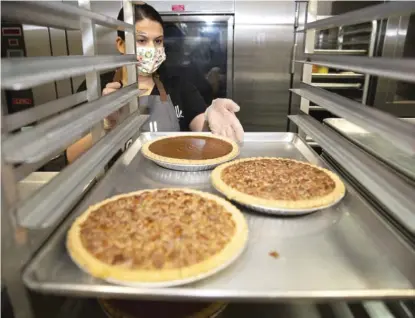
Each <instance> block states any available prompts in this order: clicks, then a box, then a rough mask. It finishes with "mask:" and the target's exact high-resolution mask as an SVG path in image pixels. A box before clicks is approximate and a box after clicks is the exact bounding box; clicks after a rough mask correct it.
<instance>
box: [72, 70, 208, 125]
mask: <svg viewBox="0 0 415 318" xmlns="http://www.w3.org/2000/svg"><path fill="white" fill-rule="evenodd" d="M182 71H183V70H180V69H176V70H175V71H174V72H173V71H170V72H167V70H166V69H165V68H163V69H161V70H160V80H161V82H162V83H163V85H164V88H165V89H166V92H167V94H169V95H170V98H171V101H172V102H173V107H174V108H175V111H176V115H177V117H178V118H179V124H180V130H181V131H189V130H190V128H189V125H190V123H191V121H192V120H193V119H194V118H195V117H196V116H197V115H200V114H203V113H204V112H205V110H206V107H207V105H206V102H205V101H204V99H203V97H202V96H201V94H200V93H199V91H198V90H197V88H196V87H195V86H194V85H193V83H192V82H190V81H189V79H188V78H187V77H186V75H185V76H183V75H182V74H185V73H183V72H182ZM114 74H115V71H111V72H107V73H103V74H101V90H102V89H104V88H105V86H106V85H107V84H108V83H111V82H113V79H114ZM85 89H86V83H85V81H84V82H83V83H82V84H81V85H80V86H79V88H78V92H80V91H83V90H85ZM151 95H159V91H158V89H157V87H155V86H154V88H153V91H152V92H151Z"/></svg>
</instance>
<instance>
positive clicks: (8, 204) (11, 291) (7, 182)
mask: <svg viewBox="0 0 415 318" xmlns="http://www.w3.org/2000/svg"><path fill="white" fill-rule="evenodd" d="M2 117H3V116H2ZM1 170H2V171H1V179H2V180H1V181H2V183H1V192H2V200H1V253H2V268H1V273H2V282H3V284H4V285H5V286H6V291H7V294H8V296H9V299H10V302H11V305H12V307H13V312H14V315H15V317H17V318H32V317H33V316H34V314H33V310H32V306H31V303H30V298H29V294H28V292H27V290H26V287H25V286H24V284H23V282H22V278H21V271H22V269H23V266H25V264H26V262H27V258H28V257H30V242H29V239H28V233H27V230H26V229H25V228H22V227H20V226H19V224H18V219H17V214H16V209H15V207H14V205H15V203H16V202H17V201H18V191H17V182H16V179H15V175H14V170H13V167H12V166H11V165H5V164H2V166H1Z"/></svg>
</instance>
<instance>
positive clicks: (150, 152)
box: [141, 134, 239, 165]
mask: <svg viewBox="0 0 415 318" xmlns="http://www.w3.org/2000/svg"><path fill="white" fill-rule="evenodd" d="M141 151H142V153H143V155H144V156H145V157H147V158H149V159H151V160H154V161H159V162H164V163H169V164H183V165H214V164H220V163H223V162H226V161H229V160H232V159H234V158H235V157H236V156H237V155H238V154H239V147H238V145H237V144H236V143H235V142H234V141H232V140H230V139H227V138H224V137H219V136H214V135H207V134H188V135H175V136H167V137H161V138H157V139H155V140H153V141H150V142H148V143H146V144H144V145H143V147H142V150H141Z"/></svg>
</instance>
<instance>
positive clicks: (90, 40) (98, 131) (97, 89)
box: [78, 0, 104, 144]
mask: <svg viewBox="0 0 415 318" xmlns="http://www.w3.org/2000/svg"><path fill="white" fill-rule="evenodd" d="M78 5H79V7H80V8H84V9H88V10H91V1H90V0H78ZM81 34H82V51H83V54H84V55H85V56H94V55H96V53H97V45H96V31H95V24H94V23H93V22H92V20H91V19H88V18H84V17H81ZM85 77H86V90H87V93H86V96H87V99H88V102H90V101H93V100H95V99H97V98H99V97H100V96H101V80H100V77H99V73H98V72H89V73H86V74H85ZM91 132H92V142H93V143H94V144H95V143H96V142H97V141H98V140H99V139H100V138H101V137H102V136H103V135H104V125H103V122H101V123H99V124H96V125H95V126H94V127H93V128H92V131H91Z"/></svg>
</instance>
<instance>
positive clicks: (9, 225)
mask: <svg viewBox="0 0 415 318" xmlns="http://www.w3.org/2000/svg"><path fill="white" fill-rule="evenodd" d="M123 7H124V22H123V21H118V20H116V19H114V18H110V17H107V16H105V15H102V14H99V13H96V12H93V11H91V9H90V1H89V0H79V1H78V5H74V4H67V3H63V2H53V1H49V2H45V1H25V2H19V1H14V2H4V3H2V10H1V11H2V12H1V16H2V20H3V21H8V22H17V23H21V24H34V25H40V26H46V27H54V28H61V29H77V30H80V31H81V34H82V47H83V54H84V55H83V56H61V57H36V58H11V59H4V60H3V59H2V61H1V67H2V72H1V89H2V90H5V89H11V90H20V89H25V88H30V87H33V86H36V85H39V84H42V83H46V82H51V81H55V80H59V79H63V78H68V77H71V76H75V75H80V74H85V75H86V84H87V90H86V91H84V92H80V93H77V94H74V95H71V96H67V97H64V98H60V99H57V100H55V101H52V102H48V103H46V104H43V105H39V106H37V107H34V108H31V109H28V110H25V111H22V112H18V113H15V114H10V115H6V114H3V113H2V123H3V125H2V197H3V200H2V222H1V223H2V224H1V225H2V248H3V251H6V253H7V261H5V262H2V276H3V281H2V283H3V284H4V285H5V286H6V289H7V293H8V295H9V298H10V301H11V303H12V306H13V309H14V315H15V317H17V318H20V317H26V318H30V317H33V315H34V313H33V311H32V307H31V305H30V300H29V295H28V293H27V291H26V289H25V287H24V285H23V283H22V280H21V271H22V268H23V267H24V266H25V265H26V264H27V262H28V261H29V260H30V259H31V258H32V257H33V255H34V253H35V252H36V251H37V250H38V249H39V247H40V246H41V245H42V243H43V242H44V241H45V240H46V239H47V238H48V237H49V236H50V234H51V233H52V232H53V231H54V230H55V229H56V226H57V225H58V224H59V222H60V221H61V220H62V219H63V218H64V217H65V216H66V215H67V214H68V213H69V212H70V209H71V208H72V207H74V206H75V205H76V204H77V203H78V202H79V200H80V198H81V197H82V195H83V194H84V193H85V191H86V189H87V188H88V186H89V185H90V184H91V182H92V181H93V180H95V179H97V178H99V176H100V175H101V173H102V172H103V170H104V167H105V166H106V165H107V164H108V162H109V161H110V160H111V158H112V157H113V156H114V154H115V152H116V151H118V149H119V145H123V144H124V143H125V142H126V141H127V140H129V139H130V138H134V137H136V136H137V133H138V131H139V128H140V126H141V125H142V124H143V123H144V121H145V120H146V119H147V117H148V116H142V115H140V114H139V110H138V104H137V98H135V97H136V96H137V95H138V93H139V90H138V89H137V74H136V70H135V65H134V64H135V63H136V57H135V56H136V55H135V27H134V14H133V12H134V10H133V3H132V2H131V1H129V0H124V1H123ZM96 24H100V25H103V26H106V27H110V28H115V29H117V30H124V31H127V32H126V53H127V54H126V55H124V56H99V55H97V52H96V32H95V25H96ZM120 66H126V67H127V69H128V83H127V84H128V85H127V86H126V87H125V88H123V89H121V90H119V91H118V92H116V93H113V94H110V95H108V96H103V97H101V92H100V78H99V71H101V70H105V69H111V68H117V67H120ZM85 102H86V103H85ZM126 104H128V105H129V107H123V106H124V105H126ZM73 106H77V107H75V108H72V107H73ZM117 109H121V110H122V118H121V119H122V121H121V123H120V124H119V125H118V126H117V127H116V128H115V129H113V130H112V131H111V132H110V133H108V134H104V130H103V125H102V120H103V119H104V118H105V117H106V116H108V115H109V114H111V113H112V112H114V111H115V110H117ZM2 111H3V108H2ZM34 122H40V123H39V124H37V125H35V126H34V127H33V128H32V129H30V130H26V131H20V129H19V128H21V127H23V126H25V125H27V124H31V123H34ZM89 131H91V132H92V137H93V147H92V148H91V149H89V150H88V151H87V152H86V153H84V154H83V155H82V156H81V157H80V158H79V159H77V160H76V161H75V162H74V163H73V164H71V165H70V166H68V167H66V168H65V169H64V170H63V171H62V172H60V173H59V174H58V175H57V176H56V177H55V178H53V179H52V180H51V181H50V182H49V183H47V184H46V185H45V186H43V187H42V188H40V189H39V190H38V191H37V192H35V193H34V194H33V195H32V196H30V197H29V198H28V199H26V200H19V195H18V181H20V180H21V179H23V178H24V177H26V176H27V175H28V174H30V173H31V172H33V171H35V170H36V169H37V168H39V167H40V166H42V165H43V164H44V163H46V162H47V161H48V160H49V159H50V158H51V157H53V156H55V155H56V154H57V153H59V152H61V151H63V149H65V148H66V147H67V146H68V145H69V144H70V143H72V142H74V141H75V140H76V139H78V138H80V137H82V136H83V135H85V134H86V133H87V132H89ZM3 260H4V258H3Z"/></svg>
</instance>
